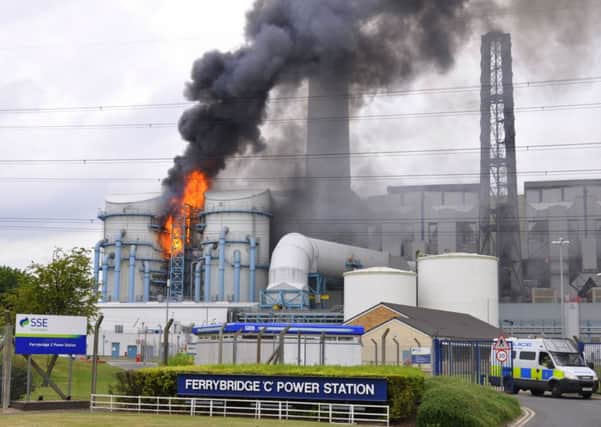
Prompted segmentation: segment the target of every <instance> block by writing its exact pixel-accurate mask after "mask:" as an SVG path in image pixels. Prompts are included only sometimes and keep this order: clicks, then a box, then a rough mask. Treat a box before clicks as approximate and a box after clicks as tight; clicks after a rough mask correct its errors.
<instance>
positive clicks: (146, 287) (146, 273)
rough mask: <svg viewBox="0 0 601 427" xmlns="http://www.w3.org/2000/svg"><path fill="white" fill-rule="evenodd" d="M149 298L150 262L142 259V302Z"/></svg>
mask: <svg viewBox="0 0 601 427" xmlns="http://www.w3.org/2000/svg"><path fill="white" fill-rule="evenodd" d="M149 299H150V262H149V261H144V302H148V300H149Z"/></svg>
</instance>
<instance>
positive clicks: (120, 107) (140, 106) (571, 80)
mask: <svg viewBox="0 0 601 427" xmlns="http://www.w3.org/2000/svg"><path fill="white" fill-rule="evenodd" d="M595 83H601V76H590V77H568V78H561V79H546V80H529V81H522V82H515V83H513V85H512V87H513V88H514V89H522V88H536V87H548V86H569V85H579V84H595ZM482 87H483V86H482V85H480V84H473V85H463V86H447V87H435V88H416V89H383V90H365V91H353V92H345V93H332V94H326V95H311V96H309V95H290V96H272V97H270V98H269V102H281V101H283V102H289V101H307V100H309V99H314V98H356V97H369V98H376V97H395V96H409V95H429V94H449V93H462V92H472V91H479V90H480V89H481V88H482ZM258 97H259V96H258V95H257V96H253V95H250V96H238V97H230V98H227V99H225V100H220V102H232V103H233V102H245V101H253V100H256V99H257V98H258ZM261 98H262V96H261ZM200 101H210V99H208V98H207V99H204V100H203V99H201V100H200ZM195 104H196V102H193V101H187V102H181V101H173V102H158V103H130V104H107V105H83V106H54V107H20V108H17V107H2V108H0V114H36V113H76V112H83V113H85V112H107V111H130V110H134V111H141V110H162V109H181V108H187V107H191V106H193V105H195Z"/></svg>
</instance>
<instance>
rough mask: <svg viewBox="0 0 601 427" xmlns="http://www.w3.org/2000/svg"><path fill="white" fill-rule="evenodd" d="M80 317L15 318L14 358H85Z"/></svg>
mask: <svg viewBox="0 0 601 427" xmlns="http://www.w3.org/2000/svg"><path fill="white" fill-rule="evenodd" d="M87 326H88V320H87V318H86V317H83V316H47V315H43V314H17V325H16V328H15V353H16V354H86V333H87Z"/></svg>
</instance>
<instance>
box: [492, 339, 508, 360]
mask: <svg viewBox="0 0 601 427" xmlns="http://www.w3.org/2000/svg"><path fill="white" fill-rule="evenodd" d="M510 350H511V348H510V347H509V343H508V342H507V340H506V339H505V336H503V335H499V338H497V341H496V342H495V344H494V345H493V351H494V352H495V358H496V359H497V361H498V362H499V363H505V362H506V361H507V356H508V353H509V351H510Z"/></svg>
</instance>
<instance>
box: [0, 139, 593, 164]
mask: <svg viewBox="0 0 601 427" xmlns="http://www.w3.org/2000/svg"><path fill="white" fill-rule="evenodd" d="M600 147H601V141H589V142H579V143H558V144H533V145H518V146H516V151H552V150H576V149H578V150H580V149H594V148H600ZM480 151H481V148H480V147H457V148H452V147H449V148H443V147H441V148H427V149H415V150H381V151H355V152H350V153H342V152H338V153H320V154H313V153H307V154H305V153H282V154H245V155H241V156H236V157H233V158H232V159H233V160H288V159H289V160H296V159H311V158H338V157H341V158H348V157H351V158H353V157H378V156H387V157H388V156H395V157H396V156H417V155H437V154H462V153H468V154H480ZM204 158H205V159H206V160H211V159H218V158H217V157H211V156H207V157H204ZM172 161H173V157H90V158H80V159H0V164H2V165H12V164H18V165H21V164H34V165H35V164H44V163H49V164H54V163H66V164H81V165H84V166H85V165H88V164H119V163H125V164H128V165H129V164H132V163H165V162H172Z"/></svg>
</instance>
